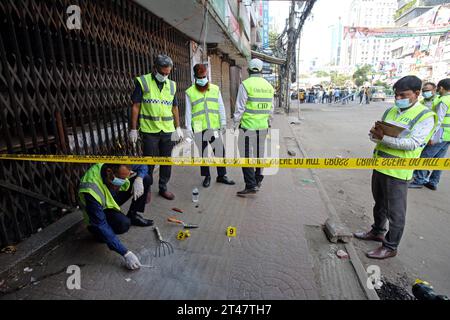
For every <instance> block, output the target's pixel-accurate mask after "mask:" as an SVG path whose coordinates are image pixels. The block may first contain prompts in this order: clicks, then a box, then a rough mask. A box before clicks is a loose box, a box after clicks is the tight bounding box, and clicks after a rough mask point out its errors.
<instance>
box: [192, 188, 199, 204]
mask: <svg viewBox="0 0 450 320" xmlns="http://www.w3.org/2000/svg"><path fill="white" fill-rule="evenodd" d="M192 202H195V203H197V202H198V189H197V187H195V188H194V189H193V190H192Z"/></svg>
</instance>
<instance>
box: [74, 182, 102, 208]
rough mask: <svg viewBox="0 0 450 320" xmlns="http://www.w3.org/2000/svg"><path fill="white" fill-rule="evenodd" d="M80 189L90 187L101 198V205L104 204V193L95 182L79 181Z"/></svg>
mask: <svg viewBox="0 0 450 320" xmlns="http://www.w3.org/2000/svg"><path fill="white" fill-rule="evenodd" d="M80 189H92V190H93V191H94V192H95V193H96V194H97V195H98V196H99V197H100V199H101V200H102V203H101V205H102V207H105V206H106V197H105V195H104V194H103V193H102V192H101V191H100V188H99V187H98V185H97V184H95V183H93V182H82V183H80Z"/></svg>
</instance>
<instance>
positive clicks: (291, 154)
mask: <svg viewBox="0 0 450 320" xmlns="http://www.w3.org/2000/svg"><path fill="white" fill-rule="evenodd" d="M287 153H288V155H290V156H293V157H294V156H296V155H297V153H296V152H295V151H294V150H290V149H289V150H288V152H287Z"/></svg>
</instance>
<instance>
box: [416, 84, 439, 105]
mask: <svg viewBox="0 0 450 320" xmlns="http://www.w3.org/2000/svg"><path fill="white" fill-rule="evenodd" d="M422 97H423V99H422V100H420V103H421V104H423V105H424V106H427V107H428V108H430V109H431V108H432V107H433V102H435V100H436V99H438V97H437V96H436V85H435V84H434V83H433V82H427V83H425V84H424V85H423V87H422Z"/></svg>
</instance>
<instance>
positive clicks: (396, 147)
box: [354, 76, 437, 259]
mask: <svg viewBox="0 0 450 320" xmlns="http://www.w3.org/2000/svg"><path fill="white" fill-rule="evenodd" d="M421 87H422V81H421V80H420V79H419V78H417V77H416V76H406V77H403V78H401V79H400V80H398V81H397V82H396V83H395V84H394V92H395V105H394V106H393V107H391V108H389V109H387V110H386V111H385V113H384V115H383V117H382V120H383V121H385V122H388V123H391V124H394V125H396V126H399V127H403V128H405V129H406V130H405V134H403V135H401V136H399V137H390V136H387V135H385V134H384V132H383V129H382V127H381V126H380V125H379V124H375V126H374V127H372V129H371V130H370V134H369V137H370V140H371V141H373V142H375V143H376V147H375V150H374V158H419V157H420V153H421V151H422V150H423V148H424V147H425V146H426V144H427V142H428V140H429V139H430V138H431V135H432V134H433V131H434V128H435V125H436V123H437V117H436V114H435V113H434V112H433V111H431V110H429V109H428V108H427V107H426V106H424V105H422V104H421V103H420V102H419V101H418V99H419V95H420V90H421ZM402 133H403V132H402ZM412 177H413V170H412V169H376V170H374V171H373V174H372V194H373V198H374V200H375V206H374V208H373V216H374V224H373V225H372V229H371V230H370V231H368V232H357V233H355V234H354V236H355V237H356V238H358V239H361V240H369V241H378V242H382V246H380V247H378V248H377V249H375V250H372V251H369V252H368V253H367V256H368V257H369V258H372V259H386V258H390V257H394V256H396V255H397V248H398V245H399V243H400V240H401V238H402V235H403V230H404V227H405V219H406V204H407V193H408V183H409V181H410V180H411V179H412ZM388 221H389V231H388V232H387V233H386V236H384V233H385V232H386V231H387V230H386V229H385V228H386V223H387V222H388Z"/></svg>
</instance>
